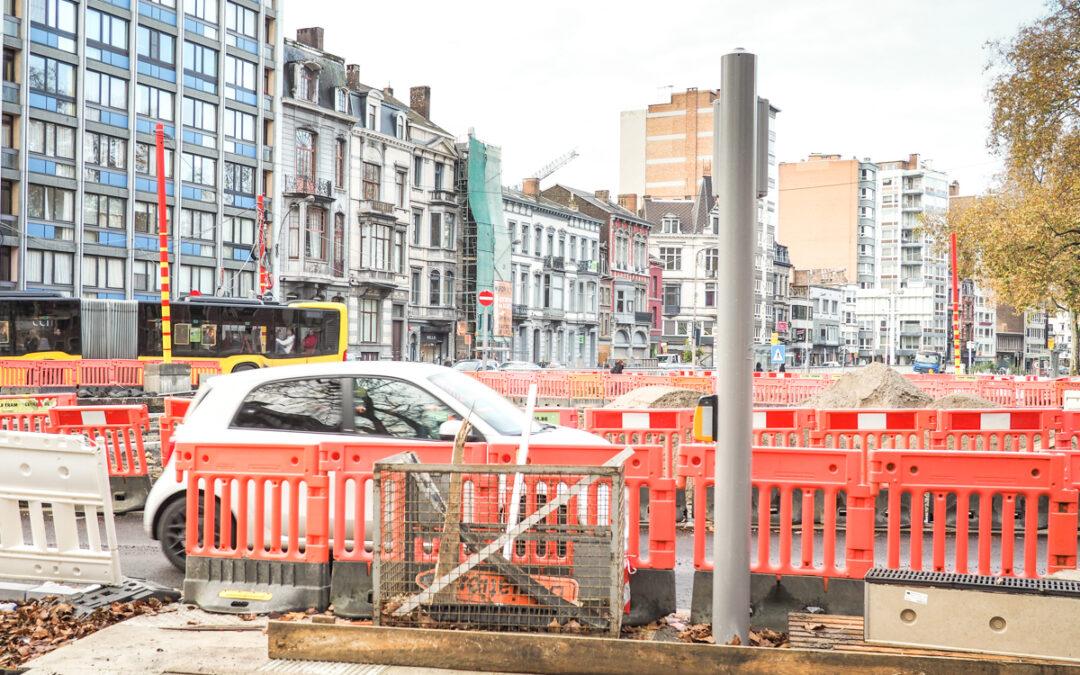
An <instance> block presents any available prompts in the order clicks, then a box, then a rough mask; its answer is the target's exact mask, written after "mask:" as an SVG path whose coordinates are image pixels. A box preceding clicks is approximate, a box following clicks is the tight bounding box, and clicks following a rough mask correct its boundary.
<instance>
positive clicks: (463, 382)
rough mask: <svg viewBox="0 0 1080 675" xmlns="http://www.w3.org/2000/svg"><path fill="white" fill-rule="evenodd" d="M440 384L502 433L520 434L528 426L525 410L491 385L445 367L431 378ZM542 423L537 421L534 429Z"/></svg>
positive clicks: (440, 386) (437, 384)
mask: <svg viewBox="0 0 1080 675" xmlns="http://www.w3.org/2000/svg"><path fill="white" fill-rule="evenodd" d="M430 379H431V382H432V383H433V384H435V385H436V386H437V387H439V388H440V389H442V390H443V391H445V392H446V393H447V394H449V395H450V396H453V397H454V398H455V399H457V400H458V401H461V403H462V404H463V405H464V406H465V407H466V408H467V409H469V410H471V411H472V412H473V414H474V415H476V416H477V417H479V418H480V419H482V420H484V421H485V422H487V423H488V424H489V425H490V426H491V428H493V429H494V430H495V431H497V432H498V433H499V434H500V435H503V436H520V435H521V431H522V429H523V428H524V427H525V413H524V412H522V411H521V409H520V408H518V407H517V406H516V405H514V404H513V403H511V402H510V401H507V400H506V399H505V398H503V397H502V396H500V395H499V394H498V393H496V392H495V390H493V389H492V388H491V387H488V386H487V385H485V384H482V383H480V382H478V381H477V380H474V379H473V378H471V377H469V376H468V375H462V374H461V373H459V372H456V371H453V370H444V371H441V372H439V373H436V374H434V375H432V376H431V377H430ZM542 426H543V425H539V424H534V425H533V427H532V429H533V431H534V432H536V431H539V430H540V429H541V428H542Z"/></svg>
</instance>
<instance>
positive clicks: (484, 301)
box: [476, 290, 495, 307]
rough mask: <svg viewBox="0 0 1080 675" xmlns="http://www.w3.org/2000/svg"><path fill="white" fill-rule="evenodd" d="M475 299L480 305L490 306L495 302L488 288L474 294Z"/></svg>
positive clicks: (493, 295)
mask: <svg viewBox="0 0 1080 675" xmlns="http://www.w3.org/2000/svg"><path fill="white" fill-rule="evenodd" d="M476 301H477V302H479V303H480V306H481V307H491V306H492V305H493V304H495V294H494V293H492V292H491V291H489V290H483V291H480V292H479V293H477V294H476Z"/></svg>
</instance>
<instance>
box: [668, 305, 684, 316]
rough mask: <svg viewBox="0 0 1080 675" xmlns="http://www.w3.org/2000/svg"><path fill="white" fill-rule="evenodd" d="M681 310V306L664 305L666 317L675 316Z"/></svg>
mask: <svg viewBox="0 0 1080 675" xmlns="http://www.w3.org/2000/svg"><path fill="white" fill-rule="evenodd" d="M680 309H681V308H680V307H679V305H664V316H675V315H676V314H678V313H679V310H680Z"/></svg>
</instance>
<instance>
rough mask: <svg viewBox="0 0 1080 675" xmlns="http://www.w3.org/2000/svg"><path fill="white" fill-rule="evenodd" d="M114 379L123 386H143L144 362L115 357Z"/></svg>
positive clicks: (113, 362) (113, 366) (112, 363)
mask: <svg viewBox="0 0 1080 675" xmlns="http://www.w3.org/2000/svg"><path fill="white" fill-rule="evenodd" d="M110 363H111V365H112V377H113V381H114V382H115V383H116V384H118V385H120V386H122V387H141V386H142V385H143V365H144V364H143V362H142V361H138V360H134V359H130V360H129V359H113V360H112V361H111V362H110Z"/></svg>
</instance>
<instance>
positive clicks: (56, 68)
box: [30, 54, 75, 115]
mask: <svg viewBox="0 0 1080 675" xmlns="http://www.w3.org/2000/svg"><path fill="white" fill-rule="evenodd" d="M30 89H31V90H34V91H39V92H42V93H44V94H50V95H54V96H63V97H66V98H68V99H72V100H66V101H62V100H56V112H58V113H60V114H62V115H74V114H75V103H74V100H73V99H74V97H75V66H73V65H71V64H70V63H64V62H63V61H57V60H56V59H50V58H46V57H44V56H38V55H37V54H31V55H30ZM30 105H31V106H32V107H43V106H42V105H35V103H34V97H31V99H30Z"/></svg>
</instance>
